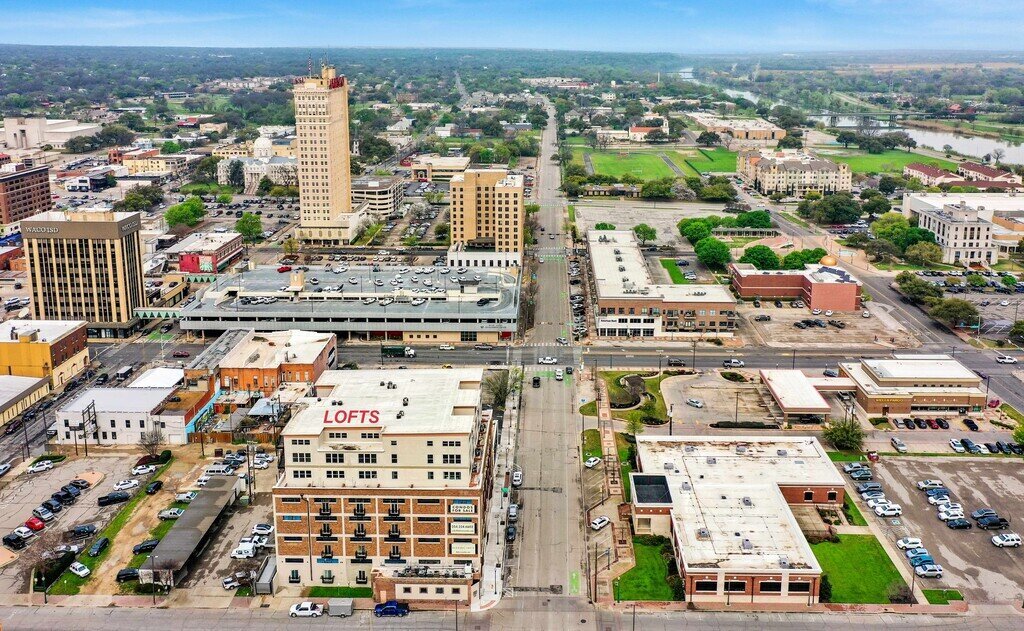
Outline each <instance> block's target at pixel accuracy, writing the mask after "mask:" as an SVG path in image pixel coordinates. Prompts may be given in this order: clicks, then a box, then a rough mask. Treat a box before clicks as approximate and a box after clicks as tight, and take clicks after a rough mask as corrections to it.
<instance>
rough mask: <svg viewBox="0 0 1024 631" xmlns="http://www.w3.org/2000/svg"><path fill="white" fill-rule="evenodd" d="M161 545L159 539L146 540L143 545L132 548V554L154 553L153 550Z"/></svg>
mask: <svg viewBox="0 0 1024 631" xmlns="http://www.w3.org/2000/svg"><path fill="white" fill-rule="evenodd" d="M159 543H160V540H159V539H146V540H145V541H143V542H142V543H140V544H137V545H136V546H135V547H134V548H132V553H134V554H142V553H143V552H152V551H153V550H156V547H157V545H159Z"/></svg>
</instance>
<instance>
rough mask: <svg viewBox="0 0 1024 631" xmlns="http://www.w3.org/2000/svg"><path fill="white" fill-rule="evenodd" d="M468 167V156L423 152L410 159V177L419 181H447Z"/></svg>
mask: <svg viewBox="0 0 1024 631" xmlns="http://www.w3.org/2000/svg"><path fill="white" fill-rule="evenodd" d="M468 168H469V158H468V157H459V156H439V155H437V154H436V153H433V154H423V155H419V156H416V157H415V158H413V159H412V162H411V163H410V165H409V169H410V170H411V172H412V179H414V180H419V181H420V182H447V181H449V180H451V179H452V178H453V177H455V176H456V175H459V174H460V173H464V172H465V171H466V169H468Z"/></svg>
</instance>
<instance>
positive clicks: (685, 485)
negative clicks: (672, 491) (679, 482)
mask: <svg viewBox="0 0 1024 631" xmlns="http://www.w3.org/2000/svg"><path fill="white" fill-rule="evenodd" d="M682 490H684V491H692V490H693V487H692V486H690V482H689V481H687V480H684V481H683V486H682Z"/></svg>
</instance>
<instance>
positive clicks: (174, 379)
mask: <svg viewBox="0 0 1024 631" xmlns="http://www.w3.org/2000/svg"><path fill="white" fill-rule="evenodd" d="M184 380H185V370H184V369H183V368H168V367H166V366H157V367H156V368H150V369H149V370H147V371H145V372H143V373H141V374H140V375H139V376H138V377H137V378H136V379H135V380H134V381H132V382H131V383H130V384H128V386H127V387H129V388H174V387H176V386H179V385H181V382H182V381H184Z"/></svg>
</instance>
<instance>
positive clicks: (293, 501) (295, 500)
mask: <svg viewBox="0 0 1024 631" xmlns="http://www.w3.org/2000/svg"><path fill="white" fill-rule="evenodd" d="M301 501H302V500H300V499H299V498H297V497H282V498H281V503H282V504H298V503H299V502H301Z"/></svg>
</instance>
